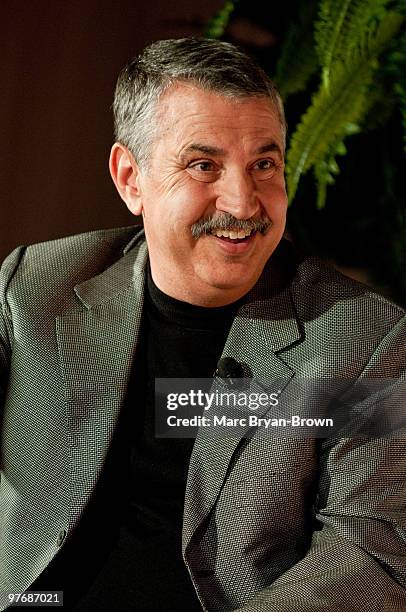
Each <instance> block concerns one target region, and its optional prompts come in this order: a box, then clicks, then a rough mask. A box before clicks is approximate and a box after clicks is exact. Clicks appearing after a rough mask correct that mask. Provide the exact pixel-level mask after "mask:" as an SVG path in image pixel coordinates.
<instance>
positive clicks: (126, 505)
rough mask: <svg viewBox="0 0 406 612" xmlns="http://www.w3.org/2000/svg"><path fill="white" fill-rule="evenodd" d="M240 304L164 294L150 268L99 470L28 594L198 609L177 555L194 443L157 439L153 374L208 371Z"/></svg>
mask: <svg viewBox="0 0 406 612" xmlns="http://www.w3.org/2000/svg"><path fill="white" fill-rule="evenodd" d="M238 306H239V303H234V304H232V305H230V306H225V307H220V308H204V307H200V306H194V305H191V304H187V303H185V302H181V301H179V300H176V299H174V298H171V297H169V296H167V295H166V294H164V293H162V292H161V291H160V290H159V289H158V288H157V287H156V286H155V284H154V283H153V281H152V278H151V275H150V273H149V271H148V274H147V283H146V295H145V306H144V316H143V322H142V327H141V343H140V345H139V347H138V349H137V354H136V359H135V363H134V368H133V379H132V381H131V383H130V386H129V392H128V397H127V401H126V405H125V406H124V408H123V411H122V413H121V415H120V422H119V426H118V428H117V430H116V432H115V436H114V439H113V442H112V445H111V447H110V450H109V453H108V457H107V460H106V464H105V467H104V470H103V473H102V476H101V478H100V480H99V483H98V485H97V488H96V491H95V493H94V495H93V497H92V499H91V502H90V504H89V505H88V507H87V509H86V511H85V513H84V516H83V518H82V519H81V522H80V524H79V527H78V529H77V530H76V531H75V532H74V534H73V535H72V537H71V538H70V540H68V541H67V542H66V544H65V546H64V548H63V549H62V550H61V551H60V553H58V555H57V556H56V557H55V559H54V560H53V562H52V563H51V564H50V565H49V567H48V568H47V569H46V570H45V571H44V572H43V573H42V574H41V576H40V577H39V578H38V580H37V581H36V582H35V583H34V584H33V585H32V586H31V587H30V590H57V589H60V590H63V591H64V601H65V605H64V607H65V609H74V610H75V612H85V611H86V612H89V611H90V610H106V611H107V610H114V611H115V612H120V611H127V610H128V611H129V610H139V611H142V612H157V611H159V612H174V611H176V612H178V611H181V610H187V612H195V611H198V610H201V609H202V608H201V605H200V603H199V601H198V599H197V596H196V594H195V590H194V587H193V584H192V581H191V579H190V577H189V575H188V572H187V569H186V567H185V565H184V562H183V560H182V553H181V535H182V518H183V505H184V494H185V487H186V479H187V471H188V465H189V459H190V454H191V452H192V448H193V442H194V441H193V440H192V439H159V438H156V437H155V413H154V409H155V386H154V382H155V378H158V377H159V378H164V377H168V378H171V377H173V378H175V377H176V378H197V377H199V378H200V377H201V378H209V377H211V376H212V375H213V372H214V370H215V368H216V364H217V362H218V359H219V357H220V355H221V353H222V349H223V346H224V343H225V340H226V337H227V334H228V332H229V329H230V326H231V323H232V320H233V317H234V315H235V312H236V310H237V308H238Z"/></svg>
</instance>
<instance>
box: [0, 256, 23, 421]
mask: <svg viewBox="0 0 406 612" xmlns="http://www.w3.org/2000/svg"><path fill="white" fill-rule="evenodd" d="M24 251H25V247H18V248H17V249H15V250H14V251H13V252H12V253H11V254H10V255H9V256H8V257H7V259H5V261H4V262H3V264H2V266H1V268H0V417H1V414H2V412H3V404H4V397H5V393H6V388H7V382H8V378H9V370H10V360H11V351H12V345H13V324H12V321H11V316H10V311H9V306H8V303H7V297H6V295H7V289H8V286H9V284H10V281H11V279H12V278H13V276H14V274H15V272H16V270H17V268H18V265H19V263H20V261H21V258H22V256H23V254H24Z"/></svg>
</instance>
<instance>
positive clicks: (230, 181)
mask: <svg viewBox="0 0 406 612" xmlns="http://www.w3.org/2000/svg"><path fill="white" fill-rule="evenodd" d="M217 186H218V192H217V199H216V208H217V210H221V211H223V212H228V213H230V214H231V215H233V216H234V217H235V218H236V219H250V218H251V217H253V216H254V215H255V214H256V213H257V212H258V210H259V208H260V203H259V200H258V196H257V193H256V186H255V182H254V180H253V178H252V176H251V175H250V174H248V173H247V172H246V171H242V170H238V171H234V172H232V173H230V172H227V173H226V174H225V175H224V176H223V177H222V178H221V180H220V181H219V182H218V184H217Z"/></svg>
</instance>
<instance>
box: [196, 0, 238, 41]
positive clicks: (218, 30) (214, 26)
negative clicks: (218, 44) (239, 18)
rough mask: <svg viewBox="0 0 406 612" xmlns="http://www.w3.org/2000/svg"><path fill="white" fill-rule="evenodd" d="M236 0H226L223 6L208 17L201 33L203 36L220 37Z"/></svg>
mask: <svg viewBox="0 0 406 612" xmlns="http://www.w3.org/2000/svg"><path fill="white" fill-rule="evenodd" d="M237 2H238V0H227V2H226V3H225V4H224V6H223V7H222V8H221V9H220V10H219V11H217V13H216V14H215V15H214V16H213V17H212V19H210V21H209V23H208V24H207V28H206V30H205V32H204V34H203V36H205V38H221V37H222V36H223V35H224V32H225V30H226V28H227V26H228V24H229V21H230V18H231V15H232V14H233V12H234V9H235V5H236V4H237Z"/></svg>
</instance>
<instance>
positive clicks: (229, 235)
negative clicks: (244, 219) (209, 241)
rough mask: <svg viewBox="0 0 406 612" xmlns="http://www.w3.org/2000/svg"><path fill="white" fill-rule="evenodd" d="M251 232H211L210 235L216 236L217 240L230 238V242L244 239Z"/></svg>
mask: <svg viewBox="0 0 406 612" xmlns="http://www.w3.org/2000/svg"><path fill="white" fill-rule="evenodd" d="M251 231H252V230H213V231H212V234H213V235H214V236H218V238H221V237H224V238H231V239H232V240H236V239H237V238H239V239H240V240H241V239H242V238H246V237H247V236H249V235H250V234H251Z"/></svg>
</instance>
